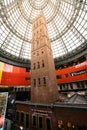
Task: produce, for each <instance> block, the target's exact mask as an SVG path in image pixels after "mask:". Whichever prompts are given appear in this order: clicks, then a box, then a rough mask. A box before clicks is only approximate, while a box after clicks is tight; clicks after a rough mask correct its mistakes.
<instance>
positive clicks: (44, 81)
mask: <svg viewBox="0 0 87 130" xmlns="http://www.w3.org/2000/svg"><path fill="white" fill-rule="evenodd" d="M43 84H44V85H46V78H45V77H43Z"/></svg>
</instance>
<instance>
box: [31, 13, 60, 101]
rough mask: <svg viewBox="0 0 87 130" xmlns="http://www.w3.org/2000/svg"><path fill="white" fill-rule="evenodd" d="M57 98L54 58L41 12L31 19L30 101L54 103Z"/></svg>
mask: <svg viewBox="0 0 87 130" xmlns="http://www.w3.org/2000/svg"><path fill="white" fill-rule="evenodd" d="M57 99H58V89H57V83H56V74H55V66H54V59H53V55H52V50H51V44H50V40H49V37H48V31H47V27H46V19H45V17H44V16H43V15H42V14H41V15H39V16H38V17H37V18H36V19H35V20H34V21H33V30H32V48H31V101H32V102H34V103H54V102H55V101H56V100H57Z"/></svg>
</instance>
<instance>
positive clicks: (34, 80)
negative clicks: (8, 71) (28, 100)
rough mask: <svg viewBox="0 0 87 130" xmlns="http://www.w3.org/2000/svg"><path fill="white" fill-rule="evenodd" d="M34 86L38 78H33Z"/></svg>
mask: <svg viewBox="0 0 87 130" xmlns="http://www.w3.org/2000/svg"><path fill="white" fill-rule="evenodd" d="M33 83H34V87H35V86H36V79H33Z"/></svg>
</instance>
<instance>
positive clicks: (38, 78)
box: [38, 78, 40, 86]
mask: <svg viewBox="0 0 87 130" xmlns="http://www.w3.org/2000/svg"><path fill="white" fill-rule="evenodd" d="M38 85H39V86H40V78H38Z"/></svg>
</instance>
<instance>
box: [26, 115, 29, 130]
mask: <svg viewBox="0 0 87 130" xmlns="http://www.w3.org/2000/svg"><path fill="white" fill-rule="evenodd" d="M26 128H29V115H28V114H26Z"/></svg>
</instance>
